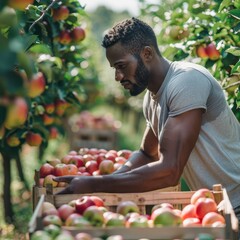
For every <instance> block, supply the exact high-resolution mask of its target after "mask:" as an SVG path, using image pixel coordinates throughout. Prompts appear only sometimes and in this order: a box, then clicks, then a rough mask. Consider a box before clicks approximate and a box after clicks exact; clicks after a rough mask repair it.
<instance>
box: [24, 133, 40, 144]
mask: <svg viewBox="0 0 240 240" xmlns="http://www.w3.org/2000/svg"><path fill="white" fill-rule="evenodd" d="M42 140H43V139H42V136H41V134H39V133H34V132H28V133H27V135H26V142H27V144H28V145H29V146H35V147H37V146H40V145H41V143H42Z"/></svg>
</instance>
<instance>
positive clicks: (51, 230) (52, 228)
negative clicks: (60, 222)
mask: <svg viewBox="0 0 240 240" xmlns="http://www.w3.org/2000/svg"><path fill="white" fill-rule="evenodd" d="M43 230H44V231H45V232H47V233H48V234H49V235H50V236H51V237H52V239H55V237H57V236H58V235H59V234H60V232H61V228H60V227H59V226H57V225H54V224H49V225H47V226H46V227H44V228H43Z"/></svg>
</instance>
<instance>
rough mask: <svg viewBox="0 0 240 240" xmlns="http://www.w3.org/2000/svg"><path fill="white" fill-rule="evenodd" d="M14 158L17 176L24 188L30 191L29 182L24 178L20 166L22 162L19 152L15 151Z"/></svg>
mask: <svg viewBox="0 0 240 240" xmlns="http://www.w3.org/2000/svg"><path fill="white" fill-rule="evenodd" d="M14 158H15V160H16V164H17V170H18V175H19V178H20V180H21V182H23V184H24V187H25V188H26V190H28V191H30V187H29V184H28V182H27V181H26V178H25V176H24V173H23V168H22V163H21V159H20V155H19V152H17V153H16V156H15V157H14Z"/></svg>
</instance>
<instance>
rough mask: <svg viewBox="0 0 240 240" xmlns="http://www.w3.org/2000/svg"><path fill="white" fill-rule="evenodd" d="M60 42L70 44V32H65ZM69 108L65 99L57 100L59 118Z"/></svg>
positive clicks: (56, 110)
mask: <svg viewBox="0 0 240 240" xmlns="http://www.w3.org/2000/svg"><path fill="white" fill-rule="evenodd" d="M60 37H61V38H60V40H59V41H60V42H61V43H62V44H68V43H70V41H71V39H70V36H69V32H68V31H67V30H64V31H62V32H61V33H60ZM67 107H68V103H67V102H66V101H65V100H64V99H57V100H56V101H55V112H56V114H57V115H58V116H62V115H63V114H64V113H65V111H66V109H67Z"/></svg>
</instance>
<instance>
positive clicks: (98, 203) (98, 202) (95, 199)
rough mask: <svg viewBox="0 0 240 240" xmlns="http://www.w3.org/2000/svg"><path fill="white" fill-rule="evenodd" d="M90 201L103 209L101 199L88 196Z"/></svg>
mask: <svg viewBox="0 0 240 240" xmlns="http://www.w3.org/2000/svg"><path fill="white" fill-rule="evenodd" d="M90 199H91V200H93V202H94V203H95V205H96V206H98V207H104V201H103V199H102V198H100V197H98V196H95V195H92V196H90Z"/></svg>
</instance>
